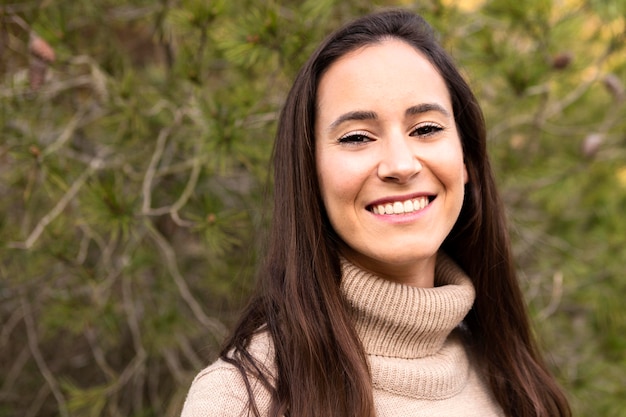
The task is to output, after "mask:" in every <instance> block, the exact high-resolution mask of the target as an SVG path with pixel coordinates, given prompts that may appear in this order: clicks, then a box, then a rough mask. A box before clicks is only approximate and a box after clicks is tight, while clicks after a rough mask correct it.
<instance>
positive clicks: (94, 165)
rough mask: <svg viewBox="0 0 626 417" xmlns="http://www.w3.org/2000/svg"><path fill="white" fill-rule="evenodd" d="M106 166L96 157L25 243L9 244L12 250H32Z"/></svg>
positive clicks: (40, 221) (41, 220) (42, 219)
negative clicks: (85, 185)
mask: <svg viewBox="0 0 626 417" xmlns="http://www.w3.org/2000/svg"><path fill="white" fill-rule="evenodd" d="M105 166H106V164H105V162H104V160H103V159H102V158H100V157H95V158H93V159H92V160H91V162H90V163H89V166H88V167H87V168H86V169H85V170H84V171H83V172H82V173H81V174H80V175H79V177H78V178H76V180H74V182H73V183H72V185H71V186H70V187H69V189H68V190H67V191H66V192H65V194H64V195H63V197H61V199H60V200H59V201H58V202H57V204H56V205H55V206H54V207H53V208H52V210H50V211H49V212H48V213H47V214H46V215H45V216H43V217H42V218H41V219H40V220H39V222H38V223H37V225H36V226H35V228H34V229H33V231H32V232H31V233H30V235H28V237H27V238H26V240H24V241H23V242H9V243H8V244H7V246H8V247H10V248H16V249H30V248H32V247H33V245H34V244H35V243H36V242H37V240H38V239H39V237H40V236H41V234H42V233H43V232H44V231H45V229H46V227H48V225H49V224H50V223H51V222H52V221H54V219H56V218H57V217H58V216H59V215H60V214H61V213H62V212H63V210H65V207H67V205H68V204H69V203H70V202H71V201H72V200H73V199H74V197H75V196H76V194H78V192H79V191H80V189H81V188H82V186H83V185H84V184H85V182H86V181H87V179H88V178H89V177H90V176H91V175H92V174H93V173H94V172H96V171H98V170H100V169H102V168H104V167H105Z"/></svg>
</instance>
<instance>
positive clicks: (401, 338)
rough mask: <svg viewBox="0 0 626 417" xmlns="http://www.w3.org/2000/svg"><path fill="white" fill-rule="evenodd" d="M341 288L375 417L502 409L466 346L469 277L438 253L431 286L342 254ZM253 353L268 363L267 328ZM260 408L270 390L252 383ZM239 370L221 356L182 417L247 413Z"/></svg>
mask: <svg viewBox="0 0 626 417" xmlns="http://www.w3.org/2000/svg"><path fill="white" fill-rule="evenodd" d="M342 271H343V279H342V283H341V290H342V292H343V294H344V296H345V298H346V300H347V301H348V303H349V306H350V309H351V313H352V317H353V320H354V325H355V327H356V330H357V333H358V335H359V337H360V339H361V341H362V343H363V347H364V348H365V352H366V354H367V357H368V361H369V366H370V370H371V375H372V385H373V388H374V393H373V395H374V403H375V406H376V413H377V416H378V417H392V416H393V417H409V416H410V417H421V416H424V417H443V416H445V417H453V416H454V417H492V416H494V417H495V416H503V415H504V414H503V412H502V410H501V409H500V407H499V406H498V404H497V403H496V402H495V400H494V399H493V396H492V394H491V392H490V390H489V388H488V386H487V385H486V384H485V382H484V380H483V378H482V377H481V376H480V373H479V370H478V369H477V368H476V363H475V362H474V361H472V360H471V354H470V352H469V350H468V348H467V347H466V346H465V345H464V338H463V336H462V335H461V330H460V329H459V325H460V324H461V322H462V320H463V318H464V317H465V315H466V314H467V312H468V311H469V309H470V308H471V306H472V304H473V302H474V287H473V286H472V283H471V281H470V279H469V278H468V277H467V276H466V275H465V274H464V273H463V271H462V270H461V269H460V268H459V267H458V266H457V265H456V264H455V263H454V262H453V261H452V260H450V259H449V258H448V257H446V256H445V255H440V256H439V259H438V261H437V267H436V270H435V287H434V288H417V287H411V286H408V285H403V284H399V283H395V282H390V281H387V280H384V279H382V278H379V277H377V276H374V275H372V274H370V273H368V272H366V271H364V270H361V269H359V268H358V267H356V266H355V265H353V264H351V263H350V262H348V261H346V260H342ZM251 351H252V352H251V353H252V354H253V355H254V356H255V357H257V358H258V359H259V360H260V361H261V362H262V363H265V364H267V365H269V366H270V369H271V366H272V357H273V349H272V345H271V341H270V338H269V336H268V335H267V334H261V335H260V336H258V337H257V338H256V339H255V340H254V341H253V345H252V347H251ZM253 390H254V392H255V394H256V396H255V398H256V400H257V406H258V407H259V410H260V411H261V413H263V412H264V411H265V410H266V409H267V407H268V405H269V400H270V398H269V394H268V392H267V391H266V390H265V389H263V388H262V387H260V384H259V386H256V387H253ZM247 404H248V394H247V391H246V388H245V385H244V383H243V380H242V378H241V375H239V372H238V371H237V370H236V369H235V368H234V367H233V366H232V365H230V364H227V363H225V362H223V361H222V360H218V361H217V362H215V363H214V364H212V365H211V366H209V367H208V368H206V369H204V370H203V371H202V372H200V374H198V376H196V378H195V379H194V381H193V383H192V386H191V389H190V391H189V393H188V395H187V399H186V401H185V405H184V407H183V412H182V417H201V416H202V417H204V416H222V417H234V416H245V415H247Z"/></svg>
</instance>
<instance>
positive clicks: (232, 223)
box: [0, 0, 626, 417]
mask: <svg viewBox="0 0 626 417" xmlns="http://www.w3.org/2000/svg"><path fill="white" fill-rule="evenodd" d="M390 6H402V7H407V8H409V9H411V10H414V11H417V12H420V13H422V14H423V15H424V16H425V17H426V19H427V20H428V21H430V22H431V23H432V24H433V26H434V27H435V28H436V29H437V30H438V31H439V33H440V35H441V40H442V42H443V44H444V45H445V47H446V48H447V49H448V50H449V51H450V52H451V53H452V55H453V56H454V57H455V59H456V60H457V62H458V63H459V65H460V66H461V67H462V68H463V69H464V73H465V75H466V77H467V79H468V80H469V82H470V84H471V85H472V86H473V87H474V89H475V91H476V93H477V95H478V97H479V99H480V102H481V104H482V105H483V108H484V111H485V115H486V118H487V122H488V126H489V146H490V151H491V156H492V162H493V164H494V167H495V169H496V174H497V177H498V181H499V183H500V185H501V189H502V192H503V195H504V198H505V202H506V206H507V210H508V217H509V219H510V223H511V236H512V238H513V241H514V250H515V255H516V260H517V263H518V267H519V271H520V276H521V278H522V285H523V287H524V291H525V294H526V296H527V300H528V305H529V308H530V310H531V312H532V315H533V320H534V323H535V328H536V331H537V336H538V338H539V340H540V341H541V344H542V347H543V348H544V350H545V352H546V353H547V356H548V358H549V361H550V365H551V367H552V369H553V370H554V372H555V373H556V375H557V376H558V378H559V380H560V381H561V383H562V384H563V386H564V387H565V389H566V391H567V392H568V394H569V397H570V399H571V402H572V406H573V409H574V412H575V415H577V416H590V417H591V416H594V417H595V416H602V417H624V416H626V400H625V398H626V353H625V352H626V306H625V302H624V297H625V296H626V272H625V271H626V90H625V87H624V84H625V83H626V44H625V41H626V18H625V16H626V0H524V1H509V0H492V1H489V0H486V1H480V0H474V1H469V0H467V1H462V0H458V1H455V0H447V1H444V0H419V1H391V0H389V1H383V0H379V1H374V0H368V1H366V0H304V1H296V0H37V1H36V0H33V1H29V0H23V1H19V0H2V2H0V254H1V255H0V256H1V257H0V416H2V417H4V416H7V417H9V416H24V417H27V416H28V417H32V416H43V417H48V416H132V417H148V416H177V415H178V414H179V413H180V409H181V406H182V403H183V401H184V398H185V395H186V392H187V390H188V387H189V384H190V383H191V380H192V378H193V377H194V375H195V374H196V373H197V372H198V371H199V370H200V369H201V368H202V367H204V366H205V365H206V364H208V363H209V362H211V361H212V360H214V359H215V357H216V354H217V352H218V349H219V345H220V343H221V341H222V339H223V337H224V335H225V334H226V332H227V329H228V328H229V327H230V326H231V325H232V324H233V321H234V320H235V319H236V316H237V312H238V311H239V309H240V308H241V306H242V304H243V303H244V302H245V300H246V295H247V294H248V293H249V291H250V288H251V287H252V285H253V283H254V271H255V263H256V262H257V261H258V259H259V255H260V254H262V252H263V249H264V245H263V232H264V230H265V228H266V225H267V222H268V219H269V214H270V213H271V207H270V206H269V204H268V200H267V195H268V193H269V192H271V181H270V179H269V174H270V172H269V157H270V153H271V148H272V140H273V134H274V130H275V126H276V119H277V114H278V112H279V110H280V107H281V105H282V102H283V100H284V98H285V95H286V92H287V89H288V87H289V85H290V82H291V80H292V79H293V77H294V74H295V72H296V71H297V69H298V67H299V66H300V64H302V62H303V61H304V60H305V59H306V57H307V56H308V54H309V53H310V52H311V51H312V50H313V48H314V47H315V46H316V44H317V43H318V42H319V41H320V40H321V39H323V37H324V36H325V35H326V34H328V33H329V32H330V31H331V30H332V29H334V28H336V27H337V26H338V25H340V24H341V23H342V22H345V21H347V20H348V19H351V18H353V17H355V16H358V15H360V14H362V13H364V12H368V11H373V10H377V9H380V8H383V7H390Z"/></svg>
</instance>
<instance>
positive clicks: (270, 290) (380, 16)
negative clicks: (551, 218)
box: [221, 10, 571, 417]
mask: <svg viewBox="0 0 626 417" xmlns="http://www.w3.org/2000/svg"><path fill="white" fill-rule="evenodd" d="M385 38H397V39H400V40H403V41H405V42H407V43H408V44H410V45H413V46H414V47H415V48H416V49H417V50H419V51H421V52H422V53H423V54H424V55H425V56H426V57H427V58H428V59H429V60H430V61H431V63H432V64H433V65H434V66H435V68H437V70H438V71H439V73H440V74H441V76H442V77H443V78H444V80H445V82H446V84H447V87H448V90H449V92H450V96H451V99H452V105H453V110H454V116H455V120H456V123H457V129H458V132H459V134H460V135H461V141H462V144H463V151H464V157H465V162H466V166H467V169H468V172H469V177H470V180H469V183H468V184H467V185H466V190H465V192H466V198H465V201H464V205H463V208H462V210H461V214H460V216H459V219H458V220H457V222H456V224H455V226H454V228H453V230H452V231H451V233H450V235H449V236H448V237H447V239H446V240H445V242H444V244H443V248H442V249H443V250H444V251H445V252H447V253H448V254H449V255H450V256H451V257H452V258H453V259H455V260H456V262H457V263H458V264H459V266H460V267H461V268H463V269H464V270H465V271H466V272H467V274H468V275H469V276H470V277H471V279H472V281H473V283H474V286H475V288H476V294H477V296H476V301H475V303H474V306H473V308H472V309H471V311H470V312H469V314H468V316H467V317H466V319H465V322H466V324H467V327H468V329H469V331H470V333H471V337H472V340H473V341H474V344H475V349H476V351H477V352H478V358H479V360H480V361H481V363H480V366H481V367H482V368H483V369H484V370H485V373H486V375H487V377H488V379H489V382H490V386H491V389H492V391H493V393H494V395H495V398H496V399H497V401H498V402H499V404H500V405H501V406H502V408H503V410H504V411H505V413H506V414H507V415H508V416H512V417H531V416H533V417H537V416H540V417H555V416H570V415H571V413H570V410H569V406H568V403H567V400H566V398H565V396H564V395H563V393H562V392H561V390H560V388H559V387H558V385H557V384H556V382H555V381H554V378H553V377H552V376H551V375H550V373H549V372H548V370H547V368H546V366H545V364H544V362H543V360H542V358H541V355H540V353H539V351H538V349H537V346H536V343H535V341H534V339H533V337H532V333H531V330H530V325H529V319H528V313H527V311H526V308H525V303H524V300H523V296H522V292H521V291H520V288H519V284H518V281H517V277H516V274H515V269H514V265H513V261H512V258H511V250H510V243H509V238H508V234H507V232H508V231H507V226H506V222H505V218H504V210H503V208H502V204H501V201H500V197H499V195H498V192H497V190H496V186H495V181H494V178H493V174H492V171H491V167H490V164H489V159H488V156H487V151H486V130H485V123H484V119H483V115H482V112H481V110H480V107H479V105H478V103H477V101H476V98H475V97H474V95H473V93H472V91H471V90H470V88H469V86H468V85H467V83H466V82H465V81H464V80H463V78H462V77H461V75H460V74H459V71H458V70H457V68H456V67H455V65H454V63H453V61H452V59H451V58H450V57H449V55H448V54H447V53H446V52H445V51H444V50H443V48H442V47H441V46H440V45H439V44H438V43H437V41H436V38H435V35H434V33H433V31H432V29H431V27H430V26H429V25H428V24H427V23H426V22H425V21H424V20H423V19H422V18H421V17H419V16H417V15H415V14H413V13H410V12H408V11H402V10H392V11H384V12H379V13H376V14H372V15H368V16H365V17H362V18H360V19H358V20H355V21H354V22H352V23H350V24H348V25H346V26H345V27H343V28H341V29H339V30H338V31H337V32H335V33H334V34H332V35H330V36H329V37H328V38H327V39H326V40H325V41H324V42H323V43H322V44H321V45H320V46H319V47H318V49H317V50H316V51H315V52H314V53H313V54H312V56H311V57H310V58H309V60H308V61H307V62H306V63H305V65H304V66H303V68H302V69H301V70H300V72H299V74H298V76H297V78H296V80H295V82H294V84H293V87H292V89H291V91H290V92H289V95H288V97H287V100H286V103H285V105H284V108H283V111H282V113H281V117H280V120H279V124H278V131H277V136H276V142H275V147H274V154H273V167H274V205H273V216H272V217H273V222H272V226H271V229H270V235H269V246H268V252H267V255H266V258H265V261H264V263H263V264H262V265H261V267H260V270H259V285H258V289H257V291H256V292H255V294H254V296H253V298H252V300H251V302H250V304H249V305H248V307H247V309H246V310H245V311H244V313H243V315H242V317H241V319H240V322H239V324H238V325H237V327H236V328H235V330H234V332H233V334H232V335H231V337H230V338H229V340H227V342H226V344H225V347H224V349H223V351H222V354H221V357H222V359H224V360H226V361H228V362H230V363H232V364H234V365H235V366H236V367H237V368H238V369H239V370H240V371H241V373H242V376H243V378H244V381H245V382H246V386H247V388H248V394H249V397H250V411H251V413H252V414H254V415H257V416H259V410H258V408H257V406H256V402H255V399H254V395H253V391H252V388H251V387H252V380H253V379H254V380H258V381H260V382H261V383H262V384H263V385H264V386H265V387H266V388H267V389H268V390H269V392H270V393H271V395H272V398H271V405H270V412H269V415H270V416H281V415H286V416H294V417H295V416H297V417H318V416H328V417H340V416H341V417H348V416H349V417H373V416H374V415H375V412H374V403H373V396H372V386H371V378H370V375H369V370H368V367H367V360H366V355H365V352H364V351H363V348H362V346H361V343H360V341H359V339H358V337H357V335H356V333H355V331H354V328H353V326H352V323H351V321H350V319H349V317H348V314H347V310H346V308H345V305H344V301H343V299H342V296H341V294H340V290H339V282H340V280H341V273H340V268H339V258H338V256H339V254H338V250H337V242H338V237H337V235H336V233H335V232H334V231H333V229H332V227H331V225H330V223H329V221H328V218H327V216H326V213H325V210H324V205H323V203H322V201H321V198H320V192H319V184H318V181H317V175H316V167H315V140H314V122H315V117H316V96H317V87H318V83H319V80H320V78H321V77H322V75H323V74H324V72H325V71H326V70H327V69H328V67H329V66H330V65H332V64H333V62H335V61H336V60H337V59H339V58H340V57H342V56H343V55H345V54H346V53H348V52H350V51H353V50H355V49H357V48H360V47H363V46H366V45H369V44H374V43H377V42H380V41H381V40H383V39H385ZM262 331H263V332H268V334H269V336H270V337H271V340H272V342H273V344H274V347H275V358H274V359H275V372H274V375H273V376H269V374H268V372H267V369H265V367H264V366H263V365H262V364H261V363H258V362H257V360H255V358H254V357H253V356H252V355H251V354H250V352H249V351H248V348H249V346H250V342H251V339H252V338H253V336H254V335H256V334H258V333H259V332H262Z"/></svg>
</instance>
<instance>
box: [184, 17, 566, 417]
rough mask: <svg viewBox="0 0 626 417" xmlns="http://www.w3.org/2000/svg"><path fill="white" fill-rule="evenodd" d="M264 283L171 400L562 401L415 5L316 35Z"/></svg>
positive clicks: (267, 404) (441, 60) (457, 100)
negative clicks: (185, 390)
mask: <svg viewBox="0 0 626 417" xmlns="http://www.w3.org/2000/svg"><path fill="white" fill-rule="evenodd" d="M274 180H275V181H274V183H275V191H274V192H275V194H274V213H273V222H272V228H271V235H270V246H269V248H268V253H267V257H266V260H265V262H264V263H263V264H262V265H261V268H260V271H259V286H258V289H257V291H256V293H255V294H254V296H253V298H252V300H251V301H250V304H249V305H248V307H247V309H246V311H244V313H243V315H242V317H241V320H240V322H239V324H238V325H237V326H236V328H235V330H234V331H233V333H232V335H231V336H230V338H229V339H228V340H227V342H226V344H225V347H224V349H223V351H222V353H221V357H220V359H219V360H218V361H217V362H215V363H214V364H212V365H211V366H209V367H208V368H206V369H205V370H203V371H202V372H200V374H199V375H198V376H197V377H196V379H195V380H194V382H193V384H192V387H191V389H190V391H189V394H188V397H187V400H186V403H185V406H184V409H183V417H194V416H243V415H250V414H251V415H255V416H275V417H278V416H293V417H313V416H315V417H318V416H330V417H340V416H342V417H343V416H349V417H373V416H375V415H376V416H381V417H383V416H403V417H404V416H429V417H436V416H451V415H452V416H475V417H478V416H480V417H489V416H515V417H531V416H532V417H559V416H569V415H570V411H569V406H568V404H567V401H566V399H565V397H564V395H563V393H562V392H561V390H560V388H559V387H558V385H557V384H556V383H555V381H554V379H553V377H552V376H551V375H550V373H549V372H548V370H547V368H546V366H545V365H544V363H543V360H542V358H541V355H540V353H539V351H538V349H537V347H536V344H535V342H534V340H533V338H532V332H531V330H530V327H529V323H528V317H527V312H526V310H525V305H524V301H523V299H522V295H521V291H520V289H519V285H518V283H517V278H516V276H515V272H514V267H513V262H512V260H511V255H510V247H509V241H508V236H507V227H506V223H505V221H504V214H503V210H502V207H501V203H500V199H499V196H498V192H497V190H496V187H495V182H494V179H493V175H492V172H491V168H490V165H489V160H488V157H487V154H486V138H485V126H484V122H483V118H482V113H481V111H480V108H479V106H478V104H477V102H476V99H475V97H474V95H473V94H472V92H471V90H470V89H469V87H468V85H467V83H466V82H465V81H464V80H463V78H462V77H461V76H460V74H459V72H458V70H457V69H456V67H455V66H454V64H453V63H452V60H451V59H450V58H449V56H448V55H447V54H446V53H445V51H444V50H443V49H442V48H441V47H440V46H439V45H438V44H437V43H436V41H435V37H434V35H433V33H432V30H431V29H430V27H429V26H428V24H427V23H426V22H424V21H423V20H422V19H421V18H420V17H419V16H416V15H414V14H412V13H409V12H406V11H387V12H381V13H377V14H373V15H369V16H365V17H363V18H361V19H358V20H356V21H354V22H352V23H350V24H348V25H347V26H345V27H344V28H342V29H340V30H338V31H337V32H335V33H334V34H332V35H331V36H330V37H329V38H328V39H327V40H326V41H324V42H323V43H322V44H321V45H320V46H319V47H318V49H317V50H316V52H315V53H314V54H313V55H312V56H311V57H310V58H309V60H308V61H307V63H306V64H305V65H304V67H303V68H302V69H301V71H300V72H299V74H298V77H297V78H296V80H295V82H294V85H293V87H292V89H291V91H290V93H289V96H288V97H287V101H286V103H285V107H284V109H283V112H282V114H281V118H280V121H279V126H278V133H277V137H276V143H275V148H274Z"/></svg>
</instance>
